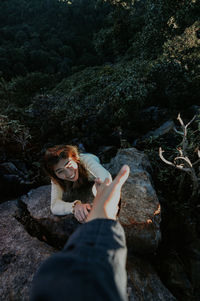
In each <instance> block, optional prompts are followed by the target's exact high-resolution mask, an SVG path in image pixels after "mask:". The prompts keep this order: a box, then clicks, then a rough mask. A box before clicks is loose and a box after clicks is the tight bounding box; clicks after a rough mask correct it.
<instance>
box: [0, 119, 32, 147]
mask: <svg viewBox="0 0 200 301" xmlns="http://www.w3.org/2000/svg"><path fill="white" fill-rule="evenodd" d="M0 135H1V145H3V146H7V145H9V144H13V145H18V146H19V147H20V148H21V149H22V150H23V151H24V150H25V148H26V145H27V143H28V142H29V140H30V138H31V135H30V134H29V129H28V128H27V127H25V126H24V125H22V124H21V123H20V122H19V121H18V120H9V118H8V117H7V116H4V115H0Z"/></svg>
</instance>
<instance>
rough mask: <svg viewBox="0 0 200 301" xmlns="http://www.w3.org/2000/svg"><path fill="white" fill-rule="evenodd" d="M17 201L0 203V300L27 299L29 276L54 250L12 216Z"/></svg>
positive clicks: (18, 300) (32, 274)
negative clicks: (32, 235) (33, 235)
mask: <svg viewBox="0 0 200 301" xmlns="http://www.w3.org/2000/svg"><path fill="white" fill-rule="evenodd" d="M16 210H17V201H8V202H5V203H3V204H1V205H0V216H1V219H0V241H1V243H0V272H1V277H0V296H1V297H0V299H1V301H8V300H15V301H28V300H29V294H30V286H31V281H32V279H33V276H34V274H35V272H36V270H37V269H38V267H39V265H40V264H41V262H42V261H44V260H45V259H46V258H47V257H49V255H51V254H53V253H54V252H55V250H54V249H53V248H52V247H50V246H49V245H47V244H45V243H43V242H41V241H39V240H38V239H37V238H34V237H31V236H30V235H29V234H28V233H27V232H26V230H25V229H24V227H23V226H22V224H21V223H19V222H18V221H17V220H16V218H15V217H14V216H15V212H16Z"/></svg>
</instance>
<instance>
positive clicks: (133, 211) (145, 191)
mask: <svg viewBox="0 0 200 301" xmlns="http://www.w3.org/2000/svg"><path fill="white" fill-rule="evenodd" d="M124 164H128V165H129V167H130V175H129V178H128V180H127V181H126V182H125V184H124V186H123V188H122V194H121V209H120V214H119V221H120V223H121V224H122V225H123V227H124V230H125V233H126V238H127V243H128V246H129V248H133V250H134V252H140V253H141V252H142V253H146V252H150V253H151V252H153V251H154V250H155V249H156V248H157V246H158V243H159V241H160V239H161V232H160V221H161V212H160V211H161V210H160V203H159V201H158V198H157V195H156V192H155V190H154V188H153V186H152V182H151V176H150V174H149V171H150V170H151V165H150V162H149V160H148V158H147V156H146V155H145V154H144V153H143V152H141V151H138V150H137V149H135V148H127V149H120V150H119V151H118V153H117V155H116V156H115V157H114V158H113V159H112V160H111V162H110V163H108V164H106V165H105V167H106V168H107V169H108V170H109V171H110V172H111V174H112V175H113V176H114V175H116V174H117V173H118V171H119V170H120V168H121V167H122V165H124Z"/></svg>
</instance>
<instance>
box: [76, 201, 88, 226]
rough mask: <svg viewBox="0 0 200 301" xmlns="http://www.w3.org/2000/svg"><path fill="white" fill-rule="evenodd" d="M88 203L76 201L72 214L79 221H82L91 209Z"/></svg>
mask: <svg viewBox="0 0 200 301" xmlns="http://www.w3.org/2000/svg"><path fill="white" fill-rule="evenodd" d="M91 208H92V207H91V205H90V204H81V203H77V204H76V205H75V207H74V216H75V218H76V219H77V220H78V221H79V222H80V223H84V222H85V221H86V218H87V216H88V214H89V212H90V210H91Z"/></svg>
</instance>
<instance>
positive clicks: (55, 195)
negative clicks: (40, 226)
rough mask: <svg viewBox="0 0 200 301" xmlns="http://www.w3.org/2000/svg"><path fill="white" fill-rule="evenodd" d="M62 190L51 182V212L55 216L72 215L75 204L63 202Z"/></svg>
mask: <svg viewBox="0 0 200 301" xmlns="http://www.w3.org/2000/svg"><path fill="white" fill-rule="evenodd" d="M62 196H63V190H62V188H61V187H60V186H59V185H57V184H55V183H54V182H53V181H51V212H52V213H53V214H55V215H66V214H70V213H72V209H73V204H74V203H67V202H64V201H63V200H62Z"/></svg>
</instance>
